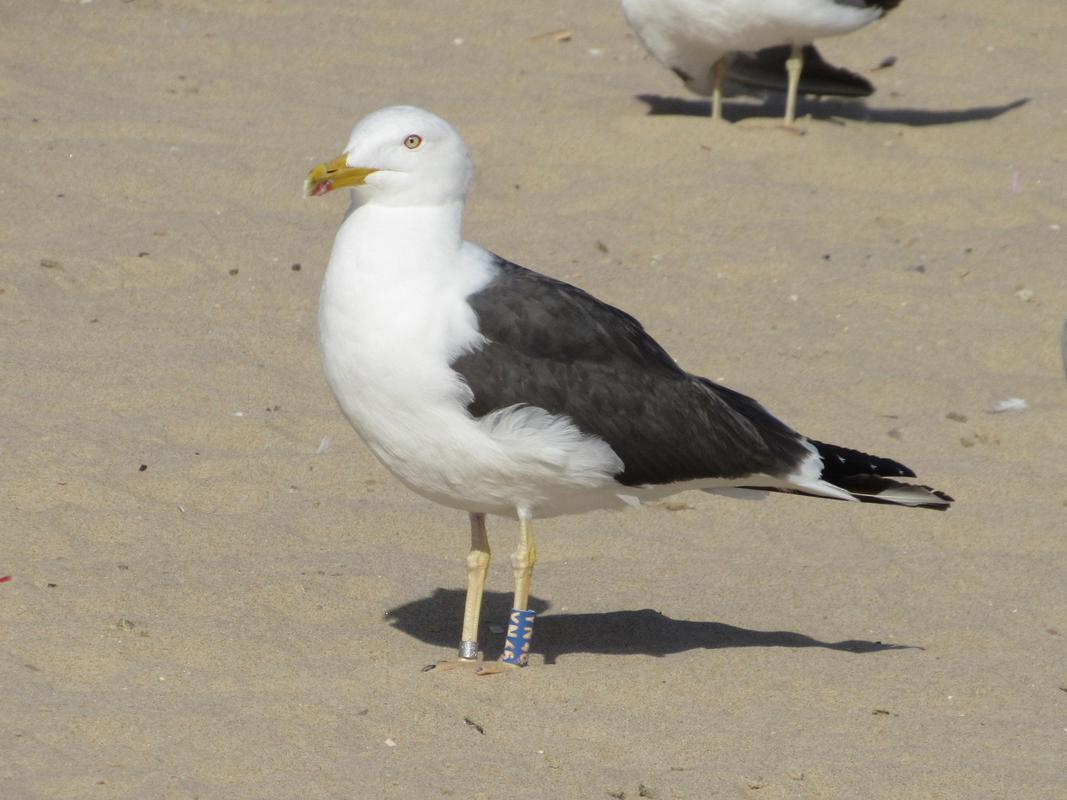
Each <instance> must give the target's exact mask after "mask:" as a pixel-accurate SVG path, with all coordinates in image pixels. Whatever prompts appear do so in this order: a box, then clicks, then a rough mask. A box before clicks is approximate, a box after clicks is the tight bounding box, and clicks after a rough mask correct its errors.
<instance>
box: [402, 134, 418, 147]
mask: <svg viewBox="0 0 1067 800" xmlns="http://www.w3.org/2000/svg"><path fill="white" fill-rule="evenodd" d="M420 144H422V137H421V136H419V135H418V134H417V133H413V134H411V135H410V136H409V137H408V138H406V139H405V140H404V147H406V148H407V149H408V150H418V149H419V145H420Z"/></svg>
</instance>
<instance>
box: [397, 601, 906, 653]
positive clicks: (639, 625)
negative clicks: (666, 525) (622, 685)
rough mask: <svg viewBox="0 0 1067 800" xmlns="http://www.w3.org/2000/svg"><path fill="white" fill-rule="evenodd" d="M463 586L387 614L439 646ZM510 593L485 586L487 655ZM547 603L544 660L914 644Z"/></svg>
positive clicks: (542, 607)
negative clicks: (572, 609) (558, 608)
mask: <svg viewBox="0 0 1067 800" xmlns="http://www.w3.org/2000/svg"><path fill="white" fill-rule="evenodd" d="M464 597H465V592H464V590H462V589H436V590H434V593H433V594H432V595H431V596H429V597H424V598H422V599H419V600H413V601H412V602H410V603H405V604H404V605H402V606H397V607H396V608H392V609H390V610H389V611H387V612H386V614H385V617H386V619H387V620H388V621H389V624H391V625H392V626H393V627H394V628H397V629H398V630H401V631H403V632H404V633H406V634H408V635H410V636H414V637H415V638H416V639H419V640H420V641H423V642H426V643H428V644H433V645H439V646H441V647H449V648H451V647H455V646H456V645H457V644H458V643H459V630H460V622H461V620H462V619H463V602H464ZM511 599H512V598H511V594H510V593H504V592H488V591H487V592H486V593H485V601H484V606H483V608H482V630H481V643H482V645H483V646H484V648H485V651H486V659H494V658H496V657H497V656H499V655H500V652H501V651H502V650H503V646H504V634H502V633H500V634H488V635H487V633H486V624H487V623H496V624H499V625H501V626H503V625H506V624H507V620H508V615H509V613H510V612H511ZM549 607H550V605H549V603H547V602H545V601H544V600H541V599H539V598H537V597H531V598H530V608H532V609H534V610H535V611H536V612H537V614H538V617H537V622H536V624H535V625H534V640H533V648H532V652H534V653H542V654H543V655H544V657H545V663H546V664H554V663H556V659H557V658H558V657H559V656H561V655H566V654H569V653H610V654H613V655H630V654H644V655H651V656H657V657H663V656H665V655H668V654H670V653H681V652H684V651H686V650H695V649H697V648H700V647H703V648H706V649H715V648H720V647H825V648H827V649H829V650H843V651H845V652H847V653H877V652H881V651H882V650H903V649H919V650H921V649H922V648H920V647H915V646H913V645H899V644H884V643H883V642H871V641H865V640H862V639H849V640H847V641H843V642H821V641H819V640H818V639H813V638H811V637H810V636H805V635H804V634H802V633H793V632H791V631H756V630H748V629H746V628H737V627H734V626H733V625H727V624H725V623H722V622H694V621H691V620H678V619H671V618H670V617H668V616H666V615H664V614H661V613H660V612H658V611H653V610H652V609H650V608H646V609H642V610H640V611H609V612H605V613H599V614H549V615H547V616H541V615H542V614H544V612H545V611H547V610H548V609H549Z"/></svg>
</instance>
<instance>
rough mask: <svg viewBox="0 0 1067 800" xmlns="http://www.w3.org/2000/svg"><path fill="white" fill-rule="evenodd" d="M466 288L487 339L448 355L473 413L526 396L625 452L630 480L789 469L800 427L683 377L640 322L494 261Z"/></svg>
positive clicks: (799, 448)
mask: <svg viewBox="0 0 1067 800" xmlns="http://www.w3.org/2000/svg"><path fill="white" fill-rule="evenodd" d="M497 267H498V270H499V272H498V273H497V275H496V277H495V278H494V280H493V281H492V282H491V283H490V284H489V285H488V286H487V287H486V288H484V289H482V290H481V291H479V292H476V293H475V294H473V295H471V296H470V297H469V298H468V302H469V303H470V304H471V307H472V308H473V309H474V312H475V314H476V315H477V317H478V328H479V330H480V331H481V333H482V335H483V336H485V337H486V339H487V340H488V342H487V343H486V344H485V345H484V346H482V347H481V348H479V349H477V350H475V351H473V352H470V353H467V354H464V355H462V356H461V357H459V358H458V359H457V360H456V361H455V362H454V363H453V364H452V368H453V369H455V370H456V371H457V372H459V373H460V374H461V375H462V376H463V379H464V380H465V381H466V382H467V385H468V386H469V387H470V389H471V391H472V392H473V394H474V399H473V401H472V402H471V404H470V406H469V410H470V412H471V414H472V415H474V416H476V417H481V416H484V415H486V414H489V413H491V412H493V411H495V410H497V409H501V408H505V407H507V406H511V405H516V404H527V405H532V406H537V407H540V408H543V409H545V410H546V411H548V412H549V413H552V414H563V415H566V416H568V417H570V419H571V420H573V422H574V423H575V424H576V425H577V426H578V428H579V429H580V430H582V431H584V432H585V433H589V434H595V435H596V436H599V437H600V438H602V439H603V440H604V441H606V442H607V443H608V445H609V446H610V447H611V448H612V449H613V450H614V451H615V453H616V454H617V455H618V456H619V458H620V459H622V462H623V465H624V468H623V471H622V472H621V473H619V474H618V475H617V476H616V480H618V481H619V482H620V483H622V484H625V485H628V486H642V485H649V484H664V483H674V482H678V481H686V480H693V479H697V478H740V477H744V476H746V475H751V474H756V473H761V474H766V475H773V476H779V475H783V476H784V475H787V474H789V473H791V472H793V471H794V470H795V469H796V468H797V466H798V465H799V464H800V462H801V461H802V460H803V459H804V458H805V457H806V456H807V455H808V453H809V451H808V450H807V449H806V448H805V447H804V444H803V439H802V437H801V436H800V435H799V434H797V433H796V432H795V431H793V430H792V429H790V428H789V427H788V426H787V425H785V424H784V423H782V422H781V421H780V420H778V419H777V418H776V417H774V416H773V415H771V414H770V413H769V412H768V411H766V410H765V409H764V408H763V407H762V406H761V405H760V404H759V403H757V402H756V401H755V400H752V399H751V398H749V397H746V396H744V395H742V394H739V393H737V392H734V391H732V390H730V389H727V388H725V387H722V386H718V385H716V384H714V383H712V382H711V381H709V380H707V379H705V378H699V377H697V376H693V375H690V374H689V373H687V372H685V371H684V370H682V369H681V368H680V367H678V365H677V364H675V363H674V361H673V359H671V357H670V356H669V355H668V354H667V352H666V351H665V350H664V349H663V348H662V347H660V345H659V344H657V343H656V341H655V340H654V339H653V338H652V337H651V336H649V335H648V334H647V333H646V332H645V330H644V328H643V327H642V326H641V323H639V322H638V321H637V320H635V319H634V318H633V317H631V316H630V315H629V314H626V313H624V312H623V311H620V310H619V309H617V308H614V307H613V306H610V305H608V304H607V303H604V302H601V301H600V300H597V299H596V298H595V297H593V296H591V295H589V294H587V293H586V292H584V291H582V290H581V289H578V288H575V287H574V286H570V285H569V284H566V283H563V282H561V281H557V280H553V279H552V278H548V277H545V276H543V275H540V274H538V273H535V272H531V271H529V270H527V269H524V268H523V267H519V266H517V265H515V264H511V263H510V262H507V261H504V260H503V259H500V260H498V262H497Z"/></svg>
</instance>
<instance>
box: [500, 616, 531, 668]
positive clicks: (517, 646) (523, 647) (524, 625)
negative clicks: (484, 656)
mask: <svg viewBox="0 0 1067 800" xmlns="http://www.w3.org/2000/svg"><path fill="white" fill-rule="evenodd" d="M533 623H534V612H533V610H532V609H527V610H526V611H520V610H519V609H517V608H513V609H511V620H510V624H509V625H508V634H507V638H506V639H505V641H504V655H502V656H501V657H500V660H501V661H503V662H504V663H505V664H514V665H515V666H516V667H525V666H526V662H527V661H528V660H529V658H530V639H532V638H533Z"/></svg>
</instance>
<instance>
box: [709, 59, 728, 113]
mask: <svg viewBox="0 0 1067 800" xmlns="http://www.w3.org/2000/svg"><path fill="white" fill-rule="evenodd" d="M728 66H729V64H728V63H727V57H726V56H723V57H722V58H720V59H719V60H718V61H716V62H715V65H714V66H713V67H712V68H711V75H712V79H713V81H714V83H713V86H712V90H711V118H712V119H722V86H723V84H724V83H725V82H726V72H727V67H728Z"/></svg>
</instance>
